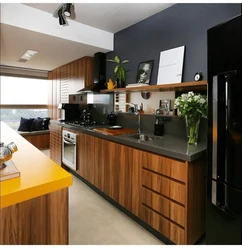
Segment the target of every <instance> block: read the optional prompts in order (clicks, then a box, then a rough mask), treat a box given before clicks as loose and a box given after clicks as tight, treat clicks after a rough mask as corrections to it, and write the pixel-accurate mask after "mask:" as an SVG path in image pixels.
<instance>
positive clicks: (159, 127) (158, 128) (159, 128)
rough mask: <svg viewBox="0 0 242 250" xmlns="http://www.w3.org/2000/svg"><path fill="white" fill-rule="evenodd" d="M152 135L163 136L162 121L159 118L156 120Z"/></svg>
mask: <svg viewBox="0 0 242 250" xmlns="http://www.w3.org/2000/svg"><path fill="white" fill-rule="evenodd" d="M154 135H158V136H162V135H164V121H163V119H161V118H156V121H155V124H154Z"/></svg>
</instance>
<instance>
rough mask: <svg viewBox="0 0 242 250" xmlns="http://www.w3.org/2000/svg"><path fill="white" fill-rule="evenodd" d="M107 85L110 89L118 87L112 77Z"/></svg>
mask: <svg viewBox="0 0 242 250" xmlns="http://www.w3.org/2000/svg"><path fill="white" fill-rule="evenodd" d="M106 85H107V88H108V89H114V88H115V87H116V84H114V83H113V81H112V79H109V80H108V83H107V84H106Z"/></svg>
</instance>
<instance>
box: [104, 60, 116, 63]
mask: <svg viewBox="0 0 242 250" xmlns="http://www.w3.org/2000/svg"><path fill="white" fill-rule="evenodd" d="M106 61H107V62H113V63H116V61H114V60H113V59H107V60H106Z"/></svg>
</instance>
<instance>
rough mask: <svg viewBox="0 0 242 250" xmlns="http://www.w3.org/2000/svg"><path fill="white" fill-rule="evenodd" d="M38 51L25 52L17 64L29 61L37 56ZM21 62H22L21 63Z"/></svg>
mask: <svg viewBox="0 0 242 250" xmlns="http://www.w3.org/2000/svg"><path fill="white" fill-rule="evenodd" d="M38 53H39V51H36V50H27V51H26V52H25V53H24V54H23V55H22V56H21V57H20V59H19V62H27V61H28V60H29V59H31V58H32V57H33V56H35V55H36V54H38ZM22 60H23V61H22Z"/></svg>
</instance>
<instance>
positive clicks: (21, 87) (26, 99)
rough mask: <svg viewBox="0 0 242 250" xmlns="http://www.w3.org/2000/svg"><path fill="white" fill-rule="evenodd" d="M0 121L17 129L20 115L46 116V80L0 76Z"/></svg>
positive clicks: (28, 116) (27, 116) (25, 116)
mask: <svg viewBox="0 0 242 250" xmlns="http://www.w3.org/2000/svg"><path fill="white" fill-rule="evenodd" d="M0 81H1V82H0V88H1V96H0V98H1V99H0V102H1V114H0V116H1V121H4V122H5V123H7V124H8V125H9V126H10V127H12V128H13V129H18V127H19V121H20V118H21V117H24V118H36V117H47V116H48V106H47V105H48V80H43V79H33V78H22V77H8V76H0Z"/></svg>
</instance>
